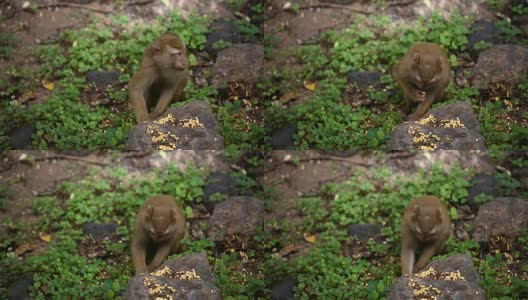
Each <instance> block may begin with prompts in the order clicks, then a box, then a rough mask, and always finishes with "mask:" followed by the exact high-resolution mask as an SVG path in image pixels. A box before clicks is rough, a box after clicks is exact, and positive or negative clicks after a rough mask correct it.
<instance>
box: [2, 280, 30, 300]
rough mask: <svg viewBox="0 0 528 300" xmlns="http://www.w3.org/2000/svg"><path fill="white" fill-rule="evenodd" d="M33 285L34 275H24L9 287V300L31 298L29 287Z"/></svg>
mask: <svg viewBox="0 0 528 300" xmlns="http://www.w3.org/2000/svg"><path fill="white" fill-rule="evenodd" d="M32 285H33V276H31V275H29V274H25V275H23V276H22V277H21V278H19V279H18V280H17V281H15V282H14V283H13V284H12V285H10V286H9V288H8V289H7V299H9V300H26V299H27V300H29V299H31V297H30V296H29V288H30V287H31V286H32Z"/></svg>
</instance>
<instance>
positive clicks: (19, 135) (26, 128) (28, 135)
mask: <svg viewBox="0 0 528 300" xmlns="http://www.w3.org/2000/svg"><path fill="white" fill-rule="evenodd" d="M36 132H37V126H35V124H24V125H22V126H20V127H18V128H15V129H14V130H13V131H12V132H11V134H10V137H9V142H10V144H11V148H12V149H19V150H20V149H27V148H31V147H32V146H33V134H35V133H36Z"/></svg>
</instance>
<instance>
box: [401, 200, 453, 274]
mask: <svg viewBox="0 0 528 300" xmlns="http://www.w3.org/2000/svg"><path fill="white" fill-rule="evenodd" d="M451 230H452V229H451V220H450V218H449V213H448V211H447V208H446V207H445V206H444V205H443V204H442V201H441V200H440V199H439V198H438V197H436V196H422V197H418V198H416V199H414V200H413V201H411V203H409V205H408V207H407V209H406V210H405V213H404V214H403V220H402V223H401V253H400V263H401V270H402V275H408V274H409V275H412V274H415V273H416V272H418V271H420V270H421V269H423V268H424V267H425V265H426V264H427V263H428V262H429V260H430V259H431V258H432V257H433V255H436V254H438V253H440V252H441V251H443V250H444V245H445V242H446V241H447V239H449V237H450V236H451ZM418 247H422V254H421V256H420V258H419V259H418V262H416V264H414V261H415V251H416V249H417V248H418Z"/></svg>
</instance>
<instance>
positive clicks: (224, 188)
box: [203, 172, 235, 211]
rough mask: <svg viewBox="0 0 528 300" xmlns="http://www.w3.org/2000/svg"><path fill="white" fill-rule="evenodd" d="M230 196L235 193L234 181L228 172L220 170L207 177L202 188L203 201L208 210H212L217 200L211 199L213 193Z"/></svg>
mask: <svg viewBox="0 0 528 300" xmlns="http://www.w3.org/2000/svg"><path fill="white" fill-rule="evenodd" d="M216 193H218V194H222V195H224V196H232V195H234V193H235V182H234V180H233V178H232V177H231V176H229V174H226V173H222V172H213V173H211V174H209V177H207V182H206V184H205V188H204V194H203V203H204V205H205V207H207V209H208V210H209V211H212V210H213V209H214V207H215V205H216V204H217V203H218V201H215V200H213V199H211V196H212V195H214V194H216Z"/></svg>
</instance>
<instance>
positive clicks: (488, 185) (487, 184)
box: [468, 173, 497, 209]
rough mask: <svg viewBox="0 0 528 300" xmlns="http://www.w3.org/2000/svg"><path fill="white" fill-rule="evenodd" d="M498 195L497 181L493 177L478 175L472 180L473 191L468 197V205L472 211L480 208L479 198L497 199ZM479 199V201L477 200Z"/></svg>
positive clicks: (471, 190)
mask: <svg viewBox="0 0 528 300" xmlns="http://www.w3.org/2000/svg"><path fill="white" fill-rule="evenodd" d="M496 195H497V179H496V178H495V176H493V175H488V174H483V173H481V174H477V175H475V176H474V177H473V178H472V179H471V189H470V190H469V195H468V204H469V206H470V207H471V208H472V209H475V208H476V207H477V206H478V203H477V202H478V201H476V200H477V199H478V198H481V197H495V196H496ZM475 198H477V199H475Z"/></svg>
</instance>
